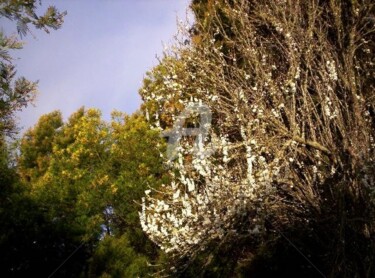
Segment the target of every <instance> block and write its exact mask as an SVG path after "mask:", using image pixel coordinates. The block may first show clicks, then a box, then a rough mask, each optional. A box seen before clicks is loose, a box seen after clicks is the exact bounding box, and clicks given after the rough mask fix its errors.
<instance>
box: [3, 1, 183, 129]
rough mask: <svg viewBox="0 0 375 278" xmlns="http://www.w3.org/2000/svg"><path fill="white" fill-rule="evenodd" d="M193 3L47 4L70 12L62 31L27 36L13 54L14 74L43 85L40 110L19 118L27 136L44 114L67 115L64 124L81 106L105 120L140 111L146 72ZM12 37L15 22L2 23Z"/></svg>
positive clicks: (31, 108) (38, 102) (32, 108)
mask: <svg viewBox="0 0 375 278" xmlns="http://www.w3.org/2000/svg"><path fill="white" fill-rule="evenodd" d="M189 3H190V0H95V1H94V0H75V1H73V0H65V1H58V0H55V1H46V0H44V1H42V7H41V11H44V10H45V9H46V8H47V7H48V6H49V5H54V6H56V7H57V8H58V9H59V11H65V10H66V11H67V12H68V15H67V16H66V17H65V20H64V24H63V27H62V28H61V29H59V30H57V31H54V30H52V31H51V32H50V34H46V33H44V32H43V31H41V30H36V31H33V35H34V37H33V35H30V34H29V35H27V36H26V37H25V38H24V39H23V40H24V41H25V42H26V44H25V46H24V48H23V49H22V50H18V51H16V52H13V57H15V58H16V61H15V64H16V65H17V73H18V75H19V76H25V77H26V78H27V79H28V80H31V81H36V80H38V81H39V93H38V95H37V99H36V101H35V106H29V107H27V108H26V109H24V110H23V111H22V112H20V113H19V114H18V118H19V126H20V127H21V128H22V131H25V130H26V129H27V128H29V127H31V126H33V125H34V124H36V122H37V121H38V119H39V117H40V116H41V115H43V114H46V113H49V112H52V111H54V110H60V111H62V113H63V115H64V118H65V119H66V118H67V117H69V115H70V114H72V113H73V112H74V111H76V110H77V109H78V108H80V107H81V106H85V107H87V108H91V107H93V108H99V109H100V110H101V111H102V112H103V117H104V119H106V120H109V119H110V113H111V111H113V110H115V109H116V110H120V111H123V112H126V113H129V114H130V113H133V112H135V111H136V110H137V109H138V108H139V106H140V104H141V99H140V97H139V95H138V90H139V88H140V87H141V84H142V80H143V78H144V76H145V74H146V72H147V71H148V70H150V69H152V67H153V66H155V65H157V63H158V60H157V58H156V57H162V52H163V47H164V46H163V45H170V44H171V43H172V42H173V36H174V34H176V32H177V19H179V20H183V21H184V20H185V19H186V12H187V9H188V6H189ZM0 26H1V27H2V29H3V31H4V32H5V33H6V34H7V35H9V34H12V33H16V27H15V23H14V22H9V21H8V20H5V19H0Z"/></svg>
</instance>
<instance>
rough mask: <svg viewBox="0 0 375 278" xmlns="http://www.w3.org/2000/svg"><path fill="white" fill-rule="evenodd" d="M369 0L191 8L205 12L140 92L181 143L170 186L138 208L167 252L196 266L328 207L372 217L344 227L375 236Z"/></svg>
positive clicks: (149, 111)
mask: <svg viewBox="0 0 375 278" xmlns="http://www.w3.org/2000/svg"><path fill="white" fill-rule="evenodd" d="M349 2H350V4H349ZM360 2H361V3H359V2H353V1H342V2H340V3H338V2H337V3H336V2H335V1H287V0H285V1H276V0H275V1H244V0H237V1H208V3H206V4H204V3H203V2H202V3H203V4H202V3H200V1H193V6H192V7H193V9H195V11H196V14H199V15H202V12H201V10H199V11H200V13H198V12H197V11H198V9H199V8H202V5H206V6H205V11H204V12H203V16H201V17H197V21H196V23H195V24H194V27H193V28H190V29H189V28H186V27H184V26H181V31H182V35H181V37H180V39H178V40H177V43H176V45H175V46H173V47H172V48H171V49H170V50H169V51H168V52H167V53H166V57H165V58H164V59H163V60H162V61H161V64H160V65H159V66H158V67H157V68H155V69H154V71H153V72H151V73H150V75H149V77H148V79H146V81H145V84H144V87H143V89H142V90H141V95H142V97H143V99H144V101H145V104H144V106H143V110H144V111H145V113H146V116H147V117H148V119H149V121H150V123H151V124H152V125H154V127H155V128H157V129H160V131H162V132H164V135H169V136H177V137H176V138H177V139H178V140H175V141H174V143H175V144H174V151H175V153H174V154H173V156H166V165H168V166H169V167H171V170H170V174H171V176H172V177H173V181H172V182H171V184H166V185H164V187H163V188H162V190H148V191H146V196H145V197H144V198H143V205H142V211H141V213H140V221H141V224H142V227H143V230H144V231H145V232H146V233H147V234H148V235H149V237H150V238H151V239H152V240H153V241H154V242H156V243H157V244H158V245H159V246H160V247H161V248H162V249H164V250H165V251H166V252H169V253H172V254H174V255H176V256H178V257H187V256H190V257H193V256H194V255H195V254H196V253H197V252H198V251H199V250H201V249H202V248H205V247H206V246H207V245H208V244H209V243H210V242H211V241H212V240H219V241H221V242H223V241H226V240H235V239H236V238H239V237H241V236H248V237H257V236H259V235H262V234H264V233H266V232H267V226H269V225H268V224H267V223H269V224H270V225H271V226H273V227H277V228H278V229H281V230H282V229H283V228H284V227H287V226H290V225H293V224H294V223H295V222H302V223H306V225H308V222H309V221H311V220H312V219H313V217H316V216H317V215H321V214H322V213H326V208H327V207H335V208H337V210H335V212H332V214H333V218H334V219H335V221H338V222H339V221H341V220H342V216H343V214H345V215H347V216H348V217H349V215H350V217H352V218H355V217H357V216H359V215H361V213H365V214H366V215H365V217H364V218H365V219H366V220H365V221H364V222H363V223H361V224H355V225H354V224H353V225H352V224H349V223H346V225H350V227H349V229H352V230H353V231H354V230H355V231H357V232H358V233H360V234H361V235H362V236H364V237H366V238H369V237H370V235H373V234H374V221H373V220H374V206H373V204H374V203H373V201H374V199H373V197H372V196H373V192H374V158H373V157H374V149H375V148H374V147H375V142H374V135H375V134H374V131H375V130H374V127H375V125H374V121H375V118H374V115H375V111H374V109H375V102H374V93H373V92H374V82H373V81H374V75H373V73H374V65H375V64H374V62H373V61H374V60H373V51H374V47H375V45H374V31H375V29H374V24H373V20H374V6H373V4H371V3H370V2H371V1H360ZM202 18H203V19H202ZM193 107H201V108H202V107H208V108H209V110H210V111H209V113H211V114H212V121H211V123H210V124H208V123H206V124H204V126H201V125H200V124H199V123H202V122H201V119H202V117H205V116H206V115H204V113H203V114H202V113H199V111H198V110H197V109H193ZM186 111H190V112H189V113H188V114H189V117H185V116H183V118H181V115H186ZM176 121H177V122H179V123H180V125H179V126H176V125H173V123H175V122H176ZM186 128H193V129H197V130H200V131H202V129H204V130H205V131H206V132H205V133H203V134H202V133H199V132H197V133H196V134H194V136H181V134H179V132H180V133H181V132H182V133H183V132H184V130H185V129H186ZM176 134H177V135H176ZM178 134H179V135H178ZM207 150H209V151H208V152H207ZM162 155H163V154H162ZM344 196H346V197H348V196H349V198H350V200H351V201H350V205H347V206H346V205H345V204H344V205H343V203H342V202H341V201H340V200H342V198H346V197H344ZM362 202H365V203H366V204H367V207H366V210H365V211H362V210H361V209H360V205H359V204H361V203H362ZM347 204H348V203H347ZM339 219H341V220H339ZM341 239H342V238H341V235H340V240H341ZM337 242H338V243H337V244H338V245H340V243H339V240H338V241H337ZM337 248H339V247H337Z"/></svg>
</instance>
